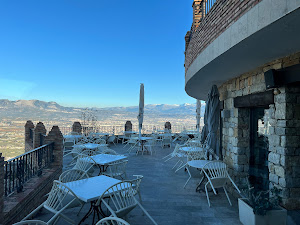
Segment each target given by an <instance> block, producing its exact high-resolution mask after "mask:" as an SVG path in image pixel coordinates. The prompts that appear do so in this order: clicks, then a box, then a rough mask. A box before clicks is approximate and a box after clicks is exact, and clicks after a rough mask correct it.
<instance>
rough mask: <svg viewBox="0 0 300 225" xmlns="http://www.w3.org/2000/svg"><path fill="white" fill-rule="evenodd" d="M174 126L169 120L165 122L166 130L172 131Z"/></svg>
mask: <svg viewBox="0 0 300 225" xmlns="http://www.w3.org/2000/svg"><path fill="white" fill-rule="evenodd" d="M171 129H172V127H171V123H170V122H169V121H168V122H166V123H165V130H168V131H171Z"/></svg>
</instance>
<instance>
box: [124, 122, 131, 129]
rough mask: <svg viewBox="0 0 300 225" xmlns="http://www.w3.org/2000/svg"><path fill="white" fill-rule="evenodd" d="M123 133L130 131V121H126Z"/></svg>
mask: <svg viewBox="0 0 300 225" xmlns="http://www.w3.org/2000/svg"><path fill="white" fill-rule="evenodd" d="M125 131H132V123H131V122H130V121H126V123H125Z"/></svg>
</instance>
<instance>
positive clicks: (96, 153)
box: [81, 149, 101, 156]
mask: <svg viewBox="0 0 300 225" xmlns="http://www.w3.org/2000/svg"><path fill="white" fill-rule="evenodd" d="M81 154H82V155H88V156H93V155H98V154H101V151H99V150H98V149H97V150H92V149H87V150H84V151H82V152H81Z"/></svg>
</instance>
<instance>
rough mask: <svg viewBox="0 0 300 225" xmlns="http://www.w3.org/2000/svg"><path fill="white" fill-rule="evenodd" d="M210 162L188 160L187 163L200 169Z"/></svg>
mask: <svg viewBox="0 0 300 225" xmlns="http://www.w3.org/2000/svg"><path fill="white" fill-rule="evenodd" d="M209 162H211V161H210V160H192V161H189V162H188V165H189V166H191V167H194V168H198V169H202V168H203V166H204V165H205V164H207V163H209Z"/></svg>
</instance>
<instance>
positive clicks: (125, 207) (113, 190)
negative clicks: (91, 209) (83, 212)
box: [96, 182, 157, 225]
mask: <svg viewBox="0 0 300 225" xmlns="http://www.w3.org/2000/svg"><path fill="white" fill-rule="evenodd" d="M101 203H103V204H104V205H105V207H106V208H107V209H108V211H109V212H110V213H111V216H114V217H124V216H126V215H127V214H128V213H129V212H130V211H131V210H133V209H134V208H135V207H136V206H137V205H138V206H139V207H140V208H141V209H142V211H143V212H144V213H145V214H146V215H147V216H148V218H149V219H150V220H151V221H152V222H153V223H154V224H155V225H157V223H156V222H155V221H154V219H153V218H152V217H151V216H150V215H149V213H148V212H147V211H146V210H145V209H144V207H143V206H142V205H141V204H140V203H139V202H138V201H137V200H136V199H135V197H134V190H133V188H132V183H130V182H119V183H117V184H115V185H113V186H111V187H110V188H108V189H107V190H106V191H105V192H104V193H103V194H102V196H101V197H100V198H99V199H98V201H97V202H96V205H98V206H100V204H101ZM109 203H111V204H109Z"/></svg>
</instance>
